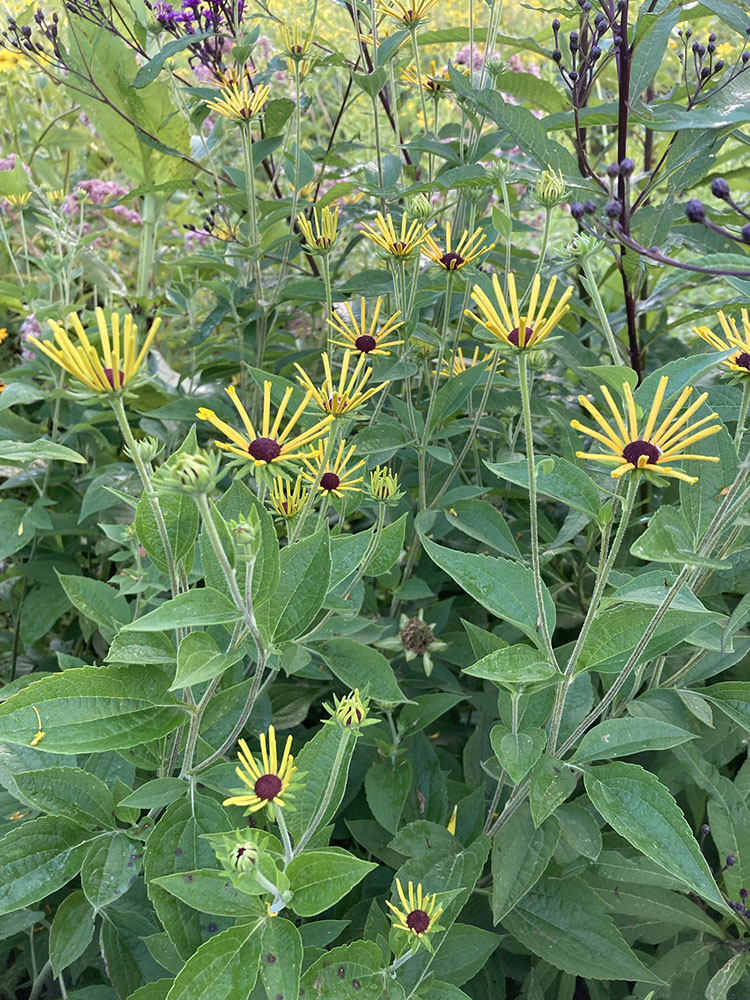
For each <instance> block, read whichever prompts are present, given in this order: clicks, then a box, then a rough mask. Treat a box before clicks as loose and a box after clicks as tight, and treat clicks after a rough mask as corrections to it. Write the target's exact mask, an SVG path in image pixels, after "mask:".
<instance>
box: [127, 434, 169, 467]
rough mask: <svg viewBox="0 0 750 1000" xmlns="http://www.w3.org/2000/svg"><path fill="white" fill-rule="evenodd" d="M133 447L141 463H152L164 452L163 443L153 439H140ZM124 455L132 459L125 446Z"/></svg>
mask: <svg viewBox="0 0 750 1000" xmlns="http://www.w3.org/2000/svg"><path fill="white" fill-rule="evenodd" d="M135 446H136V448H137V449H138V455H139V456H140V458H141V461H143V462H153V461H154V459H155V458H157V457H158V456H159V455H160V454H161V453H162V451H163V450H164V442H163V441H160V440H159V439H158V438H155V437H145V438H141V439H140V440H139V441H136V443H135ZM125 454H126V455H128V456H129V457H130V458H132V457H133V455H132V454H131V452H130V448H128V447H127V446H126V447H125Z"/></svg>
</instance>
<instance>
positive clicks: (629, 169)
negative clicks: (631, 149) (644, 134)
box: [620, 156, 635, 177]
mask: <svg viewBox="0 0 750 1000" xmlns="http://www.w3.org/2000/svg"><path fill="white" fill-rule="evenodd" d="M634 170H635V163H634V161H633V160H631V159H630V157H629V156H626V157H625V159H624V160H620V174H621V175H622V176H623V177H630V175H631V174H632V173H633V171H634Z"/></svg>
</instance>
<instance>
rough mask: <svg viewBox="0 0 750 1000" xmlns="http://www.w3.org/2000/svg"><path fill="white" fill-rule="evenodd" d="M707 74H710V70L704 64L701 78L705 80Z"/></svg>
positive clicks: (707, 76)
mask: <svg viewBox="0 0 750 1000" xmlns="http://www.w3.org/2000/svg"><path fill="white" fill-rule="evenodd" d="M709 76H711V70H710V69H709V68H708V66H704V67H703V69H702V70H701V80H707V79H708V78H709Z"/></svg>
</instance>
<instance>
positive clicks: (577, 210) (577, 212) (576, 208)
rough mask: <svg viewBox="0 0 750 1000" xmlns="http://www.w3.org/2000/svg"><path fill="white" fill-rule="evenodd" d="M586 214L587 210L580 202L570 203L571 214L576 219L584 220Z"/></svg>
mask: <svg viewBox="0 0 750 1000" xmlns="http://www.w3.org/2000/svg"><path fill="white" fill-rule="evenodd" d="M585 213H586V209H585V208H584V207H583V205H582V204H581V203H580V201H572V202H571V203H570V214H571V215H572V216H573V218H574V219H582V218H583V216H584V215H585Z"/></svg>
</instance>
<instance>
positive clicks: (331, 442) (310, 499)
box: [291, 421, 337, 542]
mask: <svg viewBox="0 0 750 1000" xmlns="http://www.w3.org/2000/svg"><path fill="white" fill-rule="evenodd" d="M336 437H337V426H336V423H335V421H334V423H333V424H332V425H331V427H330V428H329V432H328V437H327V438H326V448H325V451H324V452H323V457H322V458H321V460H320V465H319V466H318V471H317V473H316V475H315V479H314V480H313V481H312V483H311V484H310V491H309V493H308V494H307V500H305V506H304V507H303V508H302V510H301V511H300V514H299V517H298V518H297V523H296V524H295V526H294V531H293V532H292V539H291V540H292V541H293V542H296V541H297V539H298V538H299V537H300V535H301V533H302V528H303V527H304V524H305V521H306V520H307V517H308V514H309V513H310V511H311V510H312V507H313V505H314V503H315V500H316V499H317V498H316V493H317V492H318V487H319V486H320V480H321V479H322V478H323V475H324V474H325V471H326V468H327V466H328V462H329V461H330V458H331V455H333V449H334V446H335V444H336Z"/></svg>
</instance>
